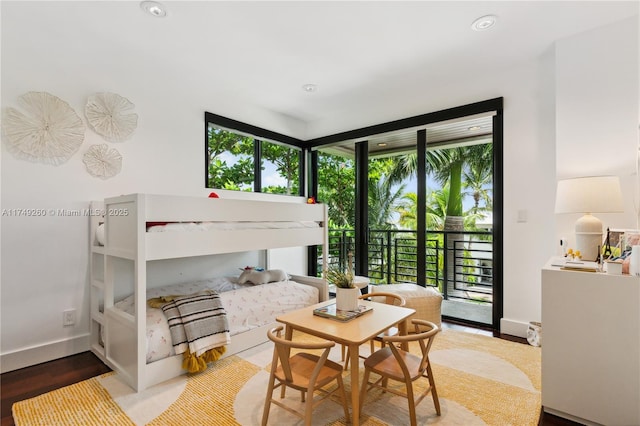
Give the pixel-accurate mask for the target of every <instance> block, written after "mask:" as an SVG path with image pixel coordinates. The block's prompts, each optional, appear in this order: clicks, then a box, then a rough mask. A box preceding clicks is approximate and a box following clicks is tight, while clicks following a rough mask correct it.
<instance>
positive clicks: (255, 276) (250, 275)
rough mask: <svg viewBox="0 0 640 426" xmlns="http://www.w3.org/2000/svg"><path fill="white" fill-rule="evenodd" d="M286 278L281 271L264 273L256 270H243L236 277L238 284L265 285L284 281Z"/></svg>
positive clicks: (275, 270) (274, 270)
mask: <svg viewBox="0 0 640 426" xmlns="http://www.w3.org/2000/svg"><path fill="white" fill-rule="evenodd" d="M287 278H288V277H287V274H286V273H285V272H284V271H283V270H281V269H273V270H270V271H265V270H258V269H256V268H245V269H243V270H242V273H241V274H240V276H239V277H238V283H239V284H244V283H247V282H249V283H251V284H266V283H270V282H274V281H285V280H286V279H287Z"/></svg>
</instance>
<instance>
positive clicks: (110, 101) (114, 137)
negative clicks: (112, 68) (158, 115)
mask: <svg viewBox="0 0 640 426" xmlns="http://www.w3.org/2000/svg"><path fill="white" fill-rule="evenodd" d="M134 107H135V105H134V104H132V103H131V102H130V101H129V100H128V99H126V98H123V97H122V96H120V95H116V94H115V93H96V94H95V95H91V96H89V99H88V100H87V104H86V105H85V107H84V115H85V116H86V117H87V122H88V123H89V126H91V128H92V129H93V130H94V131H95V132H96V133H97V134H99V135H101V136H102V137H103V138H105V139H106V140H107V141H109V142H122V141H124V140H126V139H127V138H128V137H129V136H131V134H132V133H133V131H134V130H135V129H136V127H137V125H138V114H135V113H128V112H127V111H128V110H130V109H133V108H134Z"/></svg>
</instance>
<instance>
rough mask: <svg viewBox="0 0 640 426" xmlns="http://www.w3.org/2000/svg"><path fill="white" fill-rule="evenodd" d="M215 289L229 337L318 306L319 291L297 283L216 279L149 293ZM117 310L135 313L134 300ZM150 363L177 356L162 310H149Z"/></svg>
mask: <svg viewBox="0 0 640 426" xmlns="http://www.w3.org/2000/svg"><path fill="white" fill-rule="evenodd" d="M207 289H213V290H216V291H218V292H220V298H221V300H222V304H223V306H224V308H225V311H226V313H227V320H228V322H229V334H230V335H231V339H232V340H233V336H235V335H237V334H240V333H242V332H245V331H248V330H251V329H253V328H257V327H262V326H265V325H268V324H270V323H273V322H274V321H275V319H276V317H277V316H278V315H281V314H284V313H286V312H290V311H293V310H296V309H300V308H303V307H305V306H309V305H313V304H314V303H318V300H319V293H318V289H317V288H315V287H313V286H309V285H304V284H300V283H297V282H295V281H290V280H287V281H279V282H272V283H268V284H261V285H252V284H238V283H236V282H235V281H234V280H229V279H214V280H206V281H199V282H195V283H186V284H178V285H171V286H167V287H162V288H158V289H149V290H148V291H147V300H148V299H151V298H155V297H160V296H169V295H187V294H193V293H197V292H200V291H203V290H207ZM115 307H116V308H118V309H121V310H123V311H125V312H127V313H130V314H133V313H134V312H135V308H134V297H133V296H129V297H127V298H125V299H123V300H122V301H120V302H118V303H116V304H115ZM146 318H147V331H146V336H147V363H151V362H154V361H157V360H160V359H163V358H167V357H170V356H173V355H175V352H174V350H173V346H172V344H171V334H170V332H169V324H168V323H167V319H166V317H165V315H164V313H163V312H162V310H161V309H156V308H151V307H147V317H146Z"/></svg>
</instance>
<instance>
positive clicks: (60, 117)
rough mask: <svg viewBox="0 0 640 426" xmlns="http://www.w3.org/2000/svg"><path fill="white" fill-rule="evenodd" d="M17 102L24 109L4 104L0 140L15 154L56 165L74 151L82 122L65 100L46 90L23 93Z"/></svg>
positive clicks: (80, 139)
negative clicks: (0, 138) (5, 106)
mask: <svg viewBox="0 0 640 426" xmlns="http://www.w3.org/2000/svg"><path fill="white" fill-rule="evenodd" d="M18 103H19V104H20V106H21V107H22V109H23V110H24V111H25V112H24V113H23V112H21V111H19V110H17V109H15V108H5V110H4V111H3V117H2V121H3V123H2V133H3V141H4V143H5V144H6V146H7V149H8V150H9V151H10V152H11V153H12V154H13V155H15V156H16V158H19V159H22V160H29V161H33V162H39V163H45V164H51V165H54V166H57V165H60V164H62V163H65V162H66V161H67V160H69V158H71V156H73V154H75V153H76V152H77V151H78V149H79V148H80V145H81V144H82V142H83V141H84V131H85V126H84V123H83V122H82V120H81V119H80V116H79V115H78V114H76V112H75V111H74V110H73V108H71V107H70V106H69V104H68V103H66V102H65V101H63V100H62V99H60V98H58V97H57V96H54V95H52V94H50V93H47V92H28V93H25V94H24V95H22V96H20V97H19V98H18Z"/></svg>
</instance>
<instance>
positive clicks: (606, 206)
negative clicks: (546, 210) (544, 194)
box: [556, 176, 623, 213]
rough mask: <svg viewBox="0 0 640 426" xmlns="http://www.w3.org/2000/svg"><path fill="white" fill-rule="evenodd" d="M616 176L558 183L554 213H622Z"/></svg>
mask: <svg viewBox="0 0 640 426" xmlns="http://www.w3.org/2000/svg"><path fill="white" fill-rule="evenodd" d="M622 205H623V204H622V191H621V190H620V179H619V178H618V176H591V177H581V178H574V179H565V180H561V181H558V188H557V192H556V213H622V212H623V208H622Z"/></svg>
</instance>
